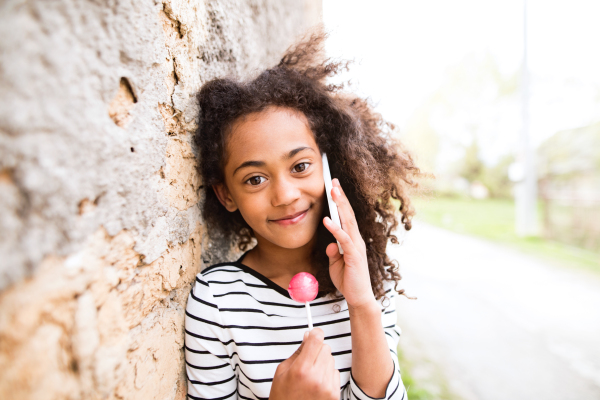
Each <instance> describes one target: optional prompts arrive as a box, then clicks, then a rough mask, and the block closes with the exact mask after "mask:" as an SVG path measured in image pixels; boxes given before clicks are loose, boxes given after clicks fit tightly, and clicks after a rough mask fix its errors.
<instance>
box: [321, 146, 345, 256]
mask: <svg viewBox="0 0 600 400" xmlns="http://www.w3.org/2000/svg"><path fill="white" fill-rule="evenodd" d="M323 180H324V181H325V193H326V194H327V202H328V203H329V212H331V220H332V221H333V222H334V223H335V224H336V225H337V226H339V227H340V228H341V227H342V223H341V222H340V214H339V213H338V209H337V204H335V201H333V199H332V198H331V190H332V189H333V183H332V182H331V171H330V170H329V161H327V154H325V153H323ZM336 242H337V240H336ZM337 245H338V250H339V251H340V254H344V250H342V246H340V242H337Z"/></svg>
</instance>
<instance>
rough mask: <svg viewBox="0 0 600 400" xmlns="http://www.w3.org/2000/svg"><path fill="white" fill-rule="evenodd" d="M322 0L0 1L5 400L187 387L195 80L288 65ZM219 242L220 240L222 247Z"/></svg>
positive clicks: (202, 249) (0, 391)
mask: <svg viewBox="0 0 600 400" xmlns="http://www.w3.org/2000/svg"><path fill="white" fill-rule="evenodd" d="M319 13H320V2H319V0H302V1H295V0H239V1H235V0H227V1H225V0H224V1H209V0H204V1H203V0H187V1H184V0H102V1H93V0H87V1H83V0H31V1H26V0H23V1H19V0H6V1H3V2H2V4H1V5H0V398H1V399H82V398H84V399H95V398H98V399H105V398H123V399H138V398H139V399H142V398H143V399H174V398H177V399H179V398H184V397H185V392H186V390H185V375H184V369H183V353H182V350H181V348H182V345H183V316H184V309H185V303H186V299H187V295H188V293H189V289H190V284H191V282H192V281H193V279H194V276H195V275H196V273H198V272H199V271H200V269H201V268H202V267H203V265H204V264H206V263H211V262H214V261H218V259H219V257H222V256H223V254H225V253H226V252H227V251H228V249H227V248H226V247H227V246H225V245H223V244H221V245H218V244H215V245H212V244H211V241H210V238H209V237H208V235H206V233H205V232H204V230H203V224H202V219H201V216H200V209H199V207H198V203H199V201H200V200H201V199H200V198H199V196H200V193H201V187H202V186H201V185H202V183H201V181H200V179H199V177H198V174H197V172H196V168H195V163H196V150H195V148H194V146H193V145H192V134H193V132H194V130H195V128H196V114H197V111H198V110H197V104H196V101H195V98H194V93H195V92H197V90H198V89H199V88H200V86H201V85H202V83H203V82H206V81H207V80H209V79H211V78H213V77H216V76H222V75H237V76H246V75H247V74H251V73H252V72H253V71H255V70H256V69H257V68H259V67H261V66H266V65H270V64H273V63H275V62H277V60H278V57H279V56H280V55H281V53H282V52H283V51H284V50H285V48H286V47H287V46H288V45H289V44H291V43H292V42H293V40H294V39H295V38H296V36H297V35H298V34H300V33H302V32H303V31H304V30H305V29H306V28H307V27H308V26H310V25H312V24H314V23H316V22H318V19H319V18H320V15H319ZM209 247H210V249H209Z"/></svg>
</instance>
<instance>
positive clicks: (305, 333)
mask: <svg viewBox="0 0 600 400" xmlns="http://www.w3.org/2000/svg"><path fill="white" fill-rule="evenodd" d="M307 337H308V331H306V332H304V339H303V340H306V338H307Z"/></svg>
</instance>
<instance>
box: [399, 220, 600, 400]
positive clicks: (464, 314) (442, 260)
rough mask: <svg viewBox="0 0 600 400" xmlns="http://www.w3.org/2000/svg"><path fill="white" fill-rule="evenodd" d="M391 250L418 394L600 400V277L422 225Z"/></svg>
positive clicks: (406, 352)
mask: <svg viewBox="0 0 600 400" xmlns="http://www.w3.org/2000/svg"><path fill="white" fill-rule="evenodd" d="M391 255H392V256H394V257H395V258H397V259H398V260H399V261H400V266H401V273H402V275H403V277H404V279H403V280H402V283H403V287H404V288H406V291H407V294H408V295H410V296H416V297H418V300H408V299H404V298H401V299H400V300H399V304H398V306H399V307H398V310H399V324H400V327H401V328H402V332H403V333H402V338H401V340H400V343H401V345H400V350H401V353H402V355H403V359H404V360H403V361H404V364H405V366H406V367H405V368H407V369H408V370H407V371H406V373H407V375H411V378H412V379H411V380H412V385H413V386H414V387H413V390H416V393H417V395H416V396H412V399H415V398H420V399H463V400H472V399H482V400H487V399H490V400H495V399H546V400H549V399H598V398H600V312H599V311H598V310H600V277H599V276H598V274H596V273H595V272H593V271H590V270H586V269H581V268H564V267H562V266H560V265H558V264H556V263H553V262H551V261H548V260H546V259H544V258H539V257H536V256H534V255H531V254H529V253H526V252H523V251H522V250H519V249H517V248H515V247H511V246H509V245H504V244H499V243H494V242H491V241H487V240H484V239H480V238H476V237H473V236H467V235H464V234H458V233H455V232H451V231H448V230H445V229H441V228H438V227H434V226H431V225H427V224H425V223H418V222H417V223H416V224H415V227H414V229H413V230H411V231H410V232H409V233H407V234H406V235H404V236H403V244H402V245H401V246H395V247H392V249H391ZM409 393H410V391H409Z"/></svg>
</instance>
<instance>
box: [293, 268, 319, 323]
mask: <svg viewBox="0 0 600 400" xmlns="http://www.w3.org/2000/svg"><path fill="white" fill-rule="evenodd" d="M288 292H289V294H290V296H291V298H292V299H294V300H296V301H297V302H299V303H304V304H306V315H307V316H308V329H309V330H311V329H312V328H313V324H312V316H311V315H310V304H309V302H310V301H313V300H314V299H315V298H316V297H317V293H318V292H319V282H317V279H316V278H315V277H314V276H312V275H311V274H309V273H308V272H300V273H299V274H296V275H294V277H293V278H292V280H291V281H290V285H289V286H288Z"/></svg>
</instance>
